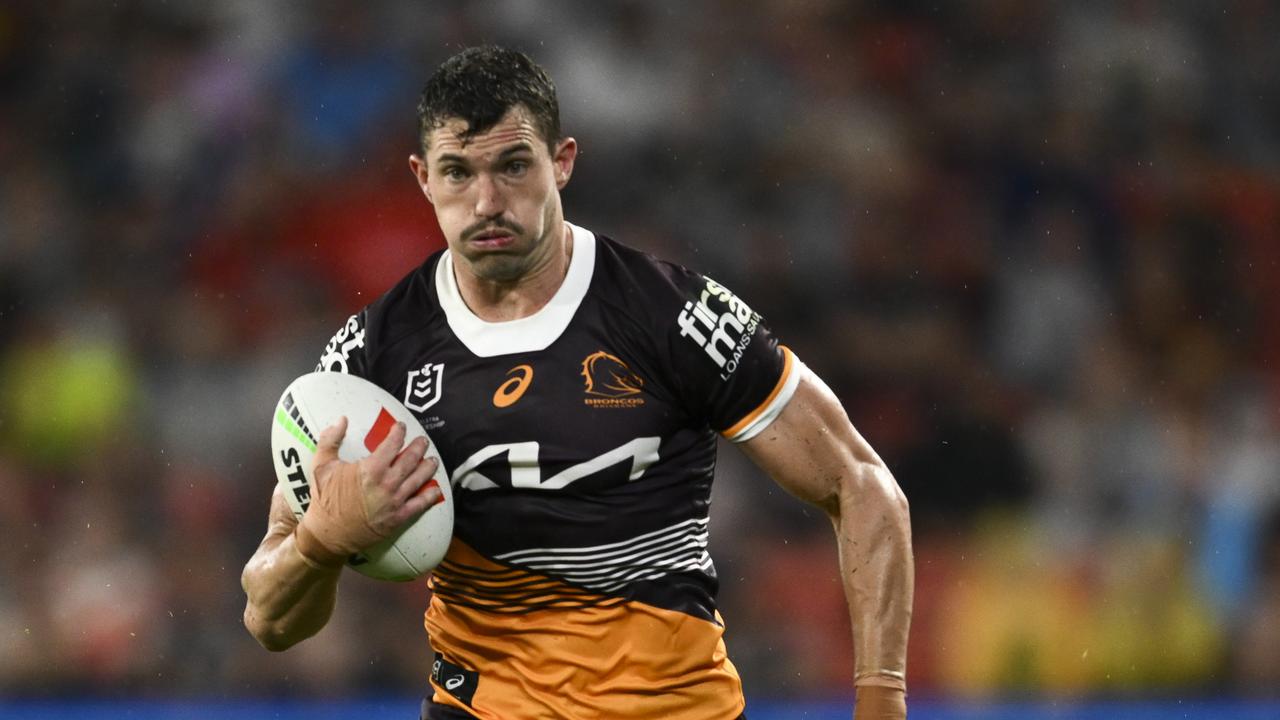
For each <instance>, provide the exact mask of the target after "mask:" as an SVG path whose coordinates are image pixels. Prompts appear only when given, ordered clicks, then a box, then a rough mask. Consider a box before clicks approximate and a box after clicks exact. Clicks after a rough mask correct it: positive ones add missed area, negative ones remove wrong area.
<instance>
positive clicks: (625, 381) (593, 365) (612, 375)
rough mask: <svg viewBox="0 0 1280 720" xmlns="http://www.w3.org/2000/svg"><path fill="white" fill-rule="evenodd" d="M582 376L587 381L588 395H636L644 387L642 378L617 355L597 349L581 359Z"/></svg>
mask: <svg viewBox="0 0 1280 720" xmlns="http://www.w3.org/2000/svg"><path fill="white" fill-rule="evenodd" d="M582 377H583V378H584V379H585V380H586V382H587V394H588V395H600V396H603V397H627V396H628V395H638V394H639V393H640V391H641V390H642V389H643V388H644V380H642V379H641V378H640V376H639V375H636V374H635V373H633V372H631V368H629V367H627V364H626V363H624V362H622V360H620V359H619V358H618V357H617V356H615V355H610V354H609V353H607V352H605V351H603V350H598V351H596V352H593V353H591V354H590V355H588V356H587V357H586V359H584V360H583V361H582Z"/></svg>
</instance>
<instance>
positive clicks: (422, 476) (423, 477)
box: [395, 458, 440, 503]
mask: <svg viewBox="0 0 1280 720" xmlns="http://www.w3.org/2000/svg"><path fill="white" fill-rule="evenodd" d="M439 469H440V463H439V462H438V461H437V460H436V459H435V458H423V459H422V460H421V461H419V462H418V464H417V466H416V467H415V468H414V469H413V472H411V473H409V474H408V475H407V476H406V477H405V478H404V480H403V481H402V482H401V483H400V486H399V487H397V488H396V493H395V497H396V501H397V502H401V503H402V502H405V501H406V500H407V499H408V498H410V497H412V496H414V495H417V494H418V493H420V492H424V491H425V490H426V489H427V486H428V485H429V484H430V483H432V482H434V481H433V480H432V479H431V478H432V476H434V475H435V474H436V471H437V470H439ZM439 487H440V486H439V485H438V484H437V485H436V489H437V490H439Z"/></svg>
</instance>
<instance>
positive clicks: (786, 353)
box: [720, 345, 795, 439]
mask: <svg viewBox="0 0 1280 720" xmlns="http://www.w3.org/2000/svg"><path fill="white" fill-rule="evenodd" d="M778 347H780V348H781V349H782V355H783V361H782V374H781V375H780V376H779V377H778V382H777V384H775V385H774V386H773V391H772V392H770V393H769V397H767V398H765V399H764V402H762V403H760V404H759V405H757V406H756V409H754V410H752V411H751V412H749V413H747V414H746V415H745V416H744V417H743V418H742V419H741V420H739V421H738V422H736V423H734V424H733V426H732V427H730V428H729V429H728V430H724V431H722V432H721V433H720V434H721V435H723V436H725V437H727V438H730V439H732V438H733V436H735V435H737V434H738V433H740V432H742V431H743V430H744V429H746V427H747V426H748V425H750V424H751V423H753V422H755V420H756V418H758V417H760V415H761V414H763V413H764V411H765V410H768V409H769V406H770V405H772V404H773V401H774V400H775V399H777V397H778V393H780V392H782V388H783V387H785V386H786V384H787V378H788V377H790V376H791V372H792V371H793V370H794V369H795V354H794V353H792V352H791V348H789V347H787V346H786V345H779V346H778Z"/></svg>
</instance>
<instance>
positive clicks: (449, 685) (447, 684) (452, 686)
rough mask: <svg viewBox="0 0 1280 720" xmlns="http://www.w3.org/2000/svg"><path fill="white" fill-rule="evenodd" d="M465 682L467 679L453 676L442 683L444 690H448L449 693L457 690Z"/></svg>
mask: <svg viewBox="0 0 1280 720" xmlns="http://www.w3.org/2000/svg"><path fill="white" fill-rule="evenodd" d="M466 681H467V679H466V678H465V677H463V676H461V675H454V676H453V677H451V678H449V679H448V680H445V681H444V689H445V690H450V691H452V690H457V689H458V688H460V687H462V683H464V682H466Z"/></svg>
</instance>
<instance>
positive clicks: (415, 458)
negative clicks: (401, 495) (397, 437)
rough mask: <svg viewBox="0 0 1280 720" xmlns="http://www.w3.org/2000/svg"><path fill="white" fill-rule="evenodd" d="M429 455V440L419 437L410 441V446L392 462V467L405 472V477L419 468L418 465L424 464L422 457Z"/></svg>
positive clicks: (406, 446) (405, 447)
mask: <svg viewBox="0 0 1280 720" xmlns="http://www.w3.org/2000/svg"><path fill="white" fill-rule="evenodd" d="M426 454H427V439H426V438H425V437H422V436H418V437H416V438H414V439H413V440H410V441H409V444H408V445H405V446H404V449H403V450H401V451H400V454H399V455H396V459H395V460H394V461H392V463H391V467H393V468H397V469H399V470H402V471H403V474H404V475H408V474H409V473H411V472H413V470H414V468H416V467H418V463H419V462H422V456H423V455H426Z"/></svg>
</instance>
